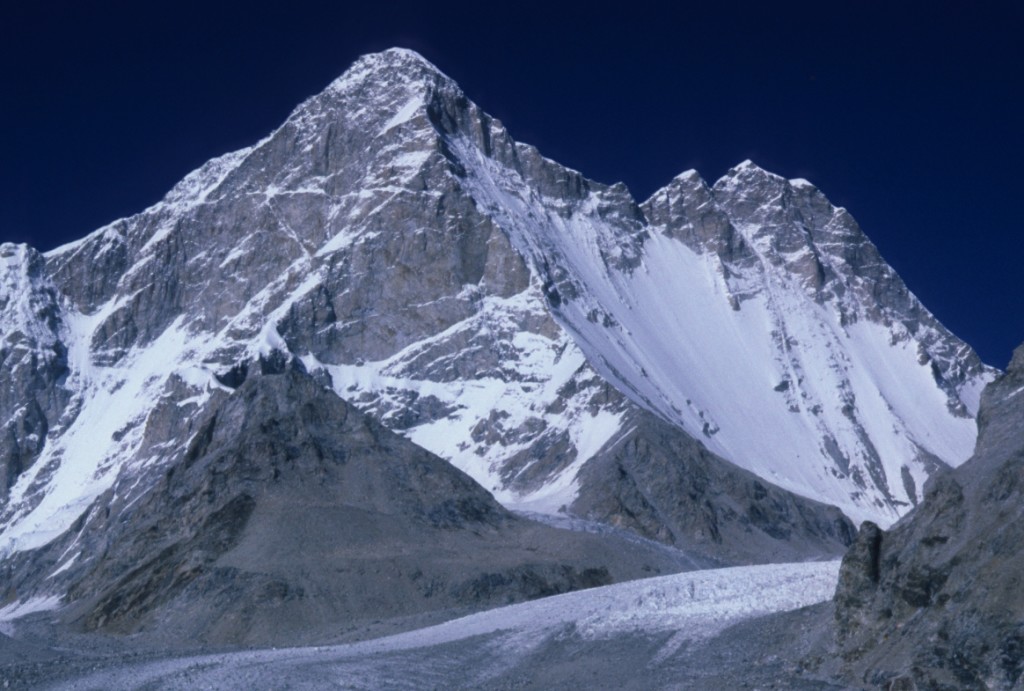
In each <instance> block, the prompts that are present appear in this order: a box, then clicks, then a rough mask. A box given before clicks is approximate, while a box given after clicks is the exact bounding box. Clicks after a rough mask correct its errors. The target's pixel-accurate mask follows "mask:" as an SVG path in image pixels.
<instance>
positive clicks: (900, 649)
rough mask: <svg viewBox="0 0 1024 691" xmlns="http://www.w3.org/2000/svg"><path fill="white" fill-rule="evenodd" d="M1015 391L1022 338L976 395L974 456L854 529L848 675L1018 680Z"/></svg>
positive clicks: (882, 679)
mask: <svg viewBox="0 0 1024 691" xmlns="http://www.w3.org/2000/svg"><path fill="white" fill-rule="evenodd" d="M1022 392H1024V348H1018V349H1017V351H1016V353H1015V354H1014V359H1013V362H1011V364H1010V368H1009V370H1008V371H1007V373H1006V374H1005V375H1004V376H1003V377H1001V378H1000V379H998V380H996V381H995V382H994V383H992V384H991V385H989V387H988V388H987V389H986V390H985V392H984V394H983V396H982V403H981V411H980V413H979V415H978V420H979V438H978V448H977V453H976V455H975V456H974V457H973V458H972V459H971V460H970V461H968V462H967V463H965V464H964V465H963V466H961V467H960V468H957V469H956V470H954V471H951V472H948V473H945V474H942V475H940V476H937V477H935V478H933V479H932V480H931V481H930V482H929V484H928V485H927V486H926V489H925V500H924V502H923V503H922V504H921V505H920V506H919V507H918V508H917V510H916V511H915V512H914V513H912V514H911V515H910V516H908V517H907V518H906V519H905V520H904V521H901V522H900V523H899V524H898V525H896V526H895V527H894V528H893V529H892V530H890V531H886V532H884V533H881V532H880V531H878V529H877V528H875V527H874V526H870V525H868V526H865V527H863V528H862V529H861V533H860V535H859V536H858V538H857V541H856V543H855V544H854V547H853V548H852V549H851V550H850V552H848V553H847V555H846V557H845V558H844V560H843V566H842V571H841V575H840V582H839V587H838V589H837V591H836V596H835V602H836V621H837V630H838V635H839V641H840V644H841V650H842V653H843V656H844V659H845V661H846V663H847V669H848V671H849V673H850V676H851V679H854V680H856V681H858V682H863V683H867V684H871V685H884V684H896V685H900V684H902V686H899V688H913V687H914V686H913V684H916V686H917V688H942V689H961V688H991V689H1010V688H1019V685H1020V683H1021V681H1022V678H1024V677H1022V672H1024V588H1022V581H1021V578H1022V576H1021V564H1022V563H1024V552H1022V545H1024V514H1022V507H1024V431H1022V429H1024V428H1022V427H1021V420H1022V419H1024V395H1021V394H1022ZM896 687H897V686H893V688H896Z"/></svg>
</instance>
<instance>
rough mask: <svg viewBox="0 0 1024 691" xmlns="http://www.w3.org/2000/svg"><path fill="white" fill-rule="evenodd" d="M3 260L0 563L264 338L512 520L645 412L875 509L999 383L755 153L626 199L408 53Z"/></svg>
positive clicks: (60, 523)
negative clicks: (247, 144)
mask: <svg viewBox="0 0 1024 691" xmlns="http://www.w3.org/2000/svg"><path fill="white" fill-rule="evenodd" d="M0 255H2V261H3V264H2V265H0V270H2V271H3V279H2V283H0V308H2V313H0V318H2V320H3V321H2V327H3V338H4V343H3V352H2V357H3V361H4V363H5V364H4V369H3V371H2V372H0V391H2V392H3V393H2V394H0V396H2V397H0V422H2V424H3V425H4V427H3V430H4V436H3V441H2V444H4V446H2V447H0V450H2V451H3V453H4V457H3V459H2V460H0V462H2V463H4V464H5V465H4V466H3V467H4V468H5V469H6V474H7V486H5V487H4V488H3V489H4V490H6V492H7V494H6V498H5V499H0V554H4V553H7V554H10V553H11V552H22V551H25V550H30V549H33V548H37V547H40V546H42V545H45V544H47V543H48V542H49V541H51V540H53V539H54V538H56V537H57V536H59V535H61V534H63V533H65V532H66V531H68V530H69V529H72V528H75V529H77V527H76V526H80V525H81V523H82V521H81V520H80V519H81V518H82V517H83V515H84V516H85V519H84V520H85V521H86V522H87V521H88V520H90V516H94V515H96V514H97V512H101V511H102V510H103V507H102V506H101V505H100V504H101V503H102V502H101V503H96V500H97V498H99V497H101V496H102V497H104V498H105V499H104V502H107V503H109V502H110V501H113V500H114V499H117V500H118V501H120V502H128V503H129V504H130V501H131V498H132V497H135V496H140V495H141V494H142V493H144V492H145V491H147V489H148V488H149V487H151V486H152V485H153V483H154V482H155V481H156V480H155V478H157V477H158V476H159V475H160V473H161V472H162V470H161V469H162V468H163V467H164V466H166V464H168V463H170V462H172V461H173V460H174V459H177V458H180V456H181V454H182V452H183V449H184V448H185V447H187V445H188V442H189V440H190V439H191V438H192V437H193V436H194V434H195V433H196V432H197V431H198V430H197V425H198V422H199V420H200V419H201V418H202V416H203V415H204V414H205V413H206V412H207V411H208V408H209V406H210V405H212V404H211V401H216V400H220V399H221V398H222V397H223V395H226V394H229V393H230V392H231V391H232V390H233V389H234V388H235V387H236V386H238V384H239V383H240V382H241V381H242V380H243V379H244V378H245V372H244V370H245V367H246V363H248V362H252V361H253V360H254V359H255V358H257V357H258V356H259V355H261V354H262V355H265V356H267V355H270V354H271V353H274V352H278V353H287V354H290V355H291V356H293V357H295V358H297V359H298V360H300V361H301V362H302V364H303V365H304V366H305V369H306V370H308V371H309V372H311V373H313V374H314V376H317V377H318V378H319V379H320V381H321V382H323V383H324V384H326V385H329V386H331V387H333V389H334V390H335V391H336V392H337V393H338V395H339V396H341V397H342V398H344V399H346V400H348V401H350V402H352V403H353V404H354V405H356V406H357V407H359V408H360V409H361V410H363V411H366V412H368V413H370V414H371V415H373V416H375V417H376V418H378V419H379V420H380V421H381V422H383V423H384V424H385V425H386V426H387V427H389V428H391V429H392V430H395V431H398V432H400V433H401V434H403V435H405V436H406V437H407V438H408V439H410V440H411V441H413V442H414V443H416V444H417V445H420V446H422V447H424V448H426V449H427V450H429V451H432V452H434V453H436V454H438V455H440V456H441V457H443V458H445V459H447V460H448V461H450V462H451V463H452V464H454V465H455V466H456V467H457V468H459V469H461V470H463V471H465V472H466V473H468V474H469V475H470V476H471V477H473V478H474V479H475V480H477V481H478V482H479V483H480V484H482V485H483V486H484V487H486V488H487V489H488V490H490V491H491V492H492V493H493V494H494V495H495V497H496V498H498V499H499V500H500V501H501V502H502V503H503V504H505V505H506V506H511V507H518V508H524V509H531V510H534V511H540V512H548V513H557V512H559V511H561V510H566V511H568V512H570V513H571V512H572V511H573V506H574V503H575V502H581V500H585V499H587V498H588V497H590V493H591V492H592V488H590V487H588V486H587V485H586V483H585V482H583V481H582V480H581V478H583V477H585V475H584V474H580V472H579V471H580V470H581V468H583V467H584V466H585V465H586V464H587V463H588V461H590V460H591V459H593V458H596V457H598V456H599V455H600V454H601V453H604V454H606V455H607V454H608V453H609V452H610V451H613V450H616V448H617V447H616V445H621V444H625V443H628V442H629V441H630V440H631V439H634V438H635V435H636V434H637V431H636V430H637V429H638V427H643V428H644V429H649V426H643V425H638V423H637V420H640V419H642V418H644V416H653V417H654V418H656V419H658V421H659V424H663V425H667V426H668V427H669V428H671V429H672V430H675V432H673V433H675V434H684V433H685V434H688V435H691V436H693V437H695V438H697V439H699V440H700V441H701V442H703V444H704V445H705V446H706V447H707V449H708V450H710V452H712V454H711V455H714V454H717V455H718V456H720V457H722V458H724V459H726V460H727V461H730V462H731V463H733V464H736V465H738V466H740V467H742V468H746V469H748V470H750V471H752V472H753V473H755V474H756V475H758V476H760V477H761V478H763V479H764V480H767V481H768V482H770V483H773V484H775V485H778V486H779V487H781V488H783V489H785V490H789V491H790V492H793V493H795V494H797V495H801V496H802V497H807V498H811V499H814V500H818V501H824V502H828V503H832V504H835V505H837V506H839V507H840V508H841V509H842V510H843V511H844V512H846V513H847V515H849V516H850V517H852V518H854V519H858V520H859V519H863V518H872V519H874V520H876V521H878V522H880V523H883V524H887V523H890V522H892V521H893V520H894V519H895V518H897V517H898V516H899V515H900V514H901V513H903V512H905V511H906V510H907V509H908V508H909V507H911V506H912V505H913V504H914V503H915V502H916V501H917V500H918V498H919V497H920V495H921V491H922V486H923V483H924V480H925V478H926V477H927V476H928V475H929V473H930V472H931V471H932V470H933V469H935V468H936V467H938V466H941V465H943V464H952V465H956V464H958V463H960V462H961V461H963V460H964V459H966V457H967V456H968V455H969V454H970V451H971V448H972V446H973V444H974V439H975V426H974V420H973V415H974V414H975V413H976V410H977V402H978V396H979V393H980V390H981V388H982V387H983V385H984V383H985V382H986V381H988V380H989V379H991V378H992V376H993V372H992V371H991V370H989V369H988V368H986V367H985V366H984V365H982V363H981V362H980V361H979V360H978V358H977V356H976V355H975V354H974V353H973V351H972V350H971V349H970V348H969V347H968V346H967V345H965V344H964V343H963V342H961V341H960V340H958V339H957V338H956V337H955V336H953V335H952V334H950V333H949V332H948V331H947V330H946V329H945V328H943V327H942V326H941V325H940V324H939V323H938V322H937V321H936V320H935V319H934V318H933V317H932V316H931V315H930V314H929V313H928V312H927V310H925V309H924V307H922V306H921V305H920V303H919V302H918V301H917V300H916V299H915V298H914V297H913V296H912V295H911V294H910V293H909V292H908V290H907V289H906V287H905V286H904V285H903V283H902V282H901V281H900V279H899V278H898V277H897V276H896V275H895V273H894V272H893V271H892V269H891V268H889V267H888V266H887V265H886V264H885V263H884V262H883V261H882V259H881V258H880V257H879V255H878V253H877V251H876V250H875V248H874V246H873V245H872V244H871V243H870V241H868V240H867V238H866V237H865V236H864V234H863V233H862V232H861V231H860V229H859V228H858V227H857V225H856V223H855V222H854V221H853V220H852V218H851V217H850V216H849V214H847V213H846V211H845V210H843V209H838V208H835V207H833V206H832V205H831V204H829V202H828V201H827V200H826V199H825V197H824V196H823V195H822V194H821V193H820V192H818V191H817V190H816V189H815V188H813V186H811V185H810V184H809V183H807V182H804V181H787V180H784V179H782V178H779V177H777V176H774V175H772V174H770V173H767V172H765V171H763V170H761V169H759V168H757V167H756V166H755V165H753V164H751V163H749V162H747V163H744V164H741V165H740V166H738V167H737V168H735V169H733V170H732V171H730V172H729V174H728V175H726V177H724V178H723V179H722V180H719V181H718V182H717V183H715V184H714V185H711V186H708V185H707V184H706V183H705V182H703V181H702V180H701V179H700V177H699V176H698V175H697V174H696V173H693V172H689V173H684V174H683V175H681V176H679V177H678V178H676V179H675V180H673V181H672V182H671V183H670V184H669V185H668V186H667V187H666V188H665V189H663V190H661V191H659V192H657V193H655V194H654V195H653V196H652V197H651V199H650V200H648V201H646V202H644V203H643V204H639V203H637V202H636V201H635V200H634V199H633V198H632V197H631V196H630V194H629V192H628V190H627V189H626V188H625V187H624V186H623V185H621V184H618V185H612V186H606V185H602V184H598V183H595V182H592V181H589V180H587V179H586V178H584V177H583V176H582V175H581V174H579V173H577V172H576V171H572V170H569V169H567V168H565V167H563V166H561V165H559V164H557V163H555V162H553V161H550V160H548V159H545V158H544V157H543V156H541V155H540V154H539V153H538V152H537V151H536V150H535V149H534V148H532V147H530V146H527V145H524V144H520V143H517V142H515V141H514V140H513V139H512V138H511V137H510V136H509V134H508V133H507V132H506V130H505V129H504V128H503V127H502V125H501V123H500V122H498V121H497V120H494V119H493V118H491V117H489V116H488V115H487V114H486V113H484V112H483V111H481V110H480V109H479V108H478V107H477V106H476V105H475V104H473V103H472V102H470V101H469V100H468V99H467V97H466V96H465V95H464V94H463V93H462V91H461V90H460V89H459V88H458V86H457V85H456V84H455V83H454V82H452V81H451V80H450V79H449V78H447V77H446V76H444V75H443V74H441V73H440V72H439V71H438V70H437V69H436V68H434V67H433V66H432V65H430V64H429V63H428V62H426V61H425V60H424V59H423V58H421V57H420V56H418V55H416V54H415V53H412V52H409V51H405V50H390V51H387V52H384V53H381V54H375V55H369V56H365V57H364V58H361V59H360V60H359V61H357V62H356V63H355V65H353V66H352V68H351V69H350V70H349V71H348V72H346V73H345V74H344V75H343V76H342V77H340V78H339V79H338V80H336V81H335V82H333V83H332V84H331V85H330V86H329V87H328V88H327V89H326V90H325V91H324V92H323V93H321V94H319V95H317V96H314V97H312V98H310V99H309V100H307V101H306V102H305V103H303V104H301V105H300V106H299V107H298V108H297V109H296V110H295V111H294V112H293V113H292V115H291V116H290V117H289V118H288V119H287V120H286V122H285V123H284V124H283V125H282V126H281V127H280V128H278V129H277V130H275V131H274V132H273V133H272V134H271V135H270V136H268V137H267V138H266V139H264V140H262V141H261V142H259V143H257V144H256V145H255V146H253V147H251V148H249V149H244V150H241V151H237V152H234V153H231V154H227V155H225V156H222V157H220V158H217V159H214V160H212V161H210V162H209V163H207V164H206V165H204V166H203V167H201V168H200V169H199V170H197V171H195V172H193V173H192V174H190V175H189V176H187V177H186V178H185V179H184V180H183V181H182V182H181V183H180V184H178V185H177V186H176V187H175V188H174V189H173V190H171V192H170V193H169V194H168V195H167V196H166V197H165V198H164V200H163V201H161V202H159V203H158V204H156V205H154V206H152V207H150V208H149V209H146V210H145V211H143V212H142V213H140V214H138V215H135V216H132V217H129V218H126V219H122V220H119V221H117V222H115V223H112V224H111V225H109V226H107V227H104V228H101V229H99V230H97V231H96V232H94V233H92V234H91V235H89V236H88V237H86V238H84V239H82V240H80V241H78V242H75V243H72V244H70V245H66V246H64V247H60V248H58V249H56V250H53V251H52V252H49V253H47V254H46V255H45V257H43V256H40V255H39V254H38V253H35V252H34V251H33V250H31V249H28V248H24V247H14V246H10V245H4V246H3V250H2V252H0ZM8 363H10V364H8ZM620 448H621V447H620ZM630 448H632V447H630ZM702 453H703V452H702ZM666 462H674V461H672V460H671V459H669V460H667V461H666ZM715 462H716V463H717V462H718V461H717V460H716V461H715ZM729 472H732V471H731V470H730V471H729ZM744 477H746V476H744ZM737 482H740V481H739V480H737ZM742 482H747V483H748V484H749V483H752V482H754V481H753V480H749V481H748V480H743V481H742ZM763 489H764V488H763V487H762V490H763ZM640 491H641V493H642V489H641V490H640ZM744 491H746V490H744ZM758 491H760V490H758ZM772 491H773V492H774V491H775V490H774V488H773V489H772ZM751 492H753V490H751ZM754 493H756V492H754ZM772 496H773V497H775V496H778V497H780V498H779V502H783V499H781V497H782V495H781V494H779V495H772ZM773 501H774V500H773ZM785 501H790V500H789V499H786V500H785ZM586 503H587V502H586V501H582V503H581V504H580V506H583V505H584V504H586ZM648 504H650V502H648ZM648 509H649V510H650V511H651V512H653V513H657V512H658V511H661V510H662V509H661V507H659V506H653V508H652V507H651V506H649V507H648ZM815 511H816V509H815ZM734 513H735V512H734ZM822 515H823V514H822ZM604 518H605V519H607V520H612V521H615V520H617V519H616V518H615V517H614V516H611V515H610V514H609V515H605V516H604ZM815 520H818V519H815ZM822 520H825V519H822ZM76 521H77V523H76ZM829 530H831V528H829ZM652 532H653V533H654V534H657V530H653V531H652ZM76 554H77V553H76V552H75V550H74V549H72V548H70V547H69V551H68V553H67V555H66V558H67V562H66V563H70V561H71V560H73V559H75V558H76Z"/></svg>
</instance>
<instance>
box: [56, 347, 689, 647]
mask: <svg viewBox="0 0 1024 691" xmlns="http://www.w3.org/2000/svg"><path fill="white" fill-rule="evenodd" d="M281 362H283V359H282V360H281ZM249 369H250V372H249V375H248V379H246V380H245V382H244V383H242V384H241V385H240V386H239V388H238V389H237V391H236V392H235V393H234V394H232V395H231V396H229V397H227V398H226V399H225V400H224V401H223V403H222V404H220V405H219V406H217V407H216V408H215V409H214V410H213V411H212V412H211V413H210V414H209V416H208V417H207V418H206V419H205V421H204V422H203V423H202V424H201V426H200V429H199V431H198V433H197V434H196V435H195V438H194V439H193V441H192V444H191V446H190V447H189V448H188V450H187V451H186V452H185V453H184V454H183V456H182V457H181V458H180V460H179V461H178V462H177V463H175V464H173V465H171V466H170V467H169V468H167V470H166V473H165V475H164V477H163V478H162V479H161V480H160V481H159V482H158V483H157V485H156V486H155V487H154V488H153V490H152V491H150V492H149V493H148V494H146V495H145V496H143V497H141V498H140V499H139V500H138V501H136V502H135V503H134V504H133V505H132V506H130V507H124V508H123V511H122V512H121V514H120V516H119V517H118V518H117V520H111V521H107V522H105V523H104V524H97V525H95V526H93V527H92V528H90V529H88V530H86V531H84V532H83V533H82V535H80V539H82V540H83V541H85V542H86V543H90V542H94V543H95V544H94V548H96V549H100V550H102V552H103V554H104V558H103V559H102V560H100V561H98V562H97V563H95V564H93V565H90V566H89V567H88V568H84V569H75V568H72V569H71V572H72V575H71V576H70V580H71V581H72V585H71V587H70V589H69V599H70V600H71V603H72V604H71V608H70V613H69V614H68V616H69V617H71V618H75V619H77V621H78V623H79V624H80V625H81V626H84V627H85V628H86V629H88V630H94V629H95V630H103V631H111V632H121V633H128V632H138V631H147V632H150V633H153V634H158V635H161V636H165V637H167V638H170V639H177V640H194V641H197V642H198V641H202V642H207V643H215V644H224V643H231V644H241V643H245V644H257V643H258V644H267V645H269V644H283V643H289V642H290V643H295V642H297V641H312V640H317V639H318V638H323V637H325V636H331V635H337V634H338V633H339V632H341V631H344V630H346V629H350V628H352V627H354V626H356V625H359V624H366V623H368V622H370V621H372V620H380V619H388V618H393V617H399V616H406V615H411V614H417V613H421V612H427V611H435V610H443V609H453V608H457V607H461V608H464V609H467V610H469V609H477V608H481V607H484V606H487V605H498V604H505V603H509V602H515V601H519V600H523V599H530V598H535V597H540V596H543V595H550V594H555V593H561V592H566V591H569V590H575V589H579V588H585V587H590V586H595V585H604V584H607V583H610V582H612V581H613V580H622V579H625V578H635V577H639V576H641V575H644V574H646V573H656V572H659V571H665V570H677V569H678V568H679V565H678V564H676V563H673V562H672V560H671V559H670V558H669V557H667V556H665V554H664V553H662V552H659V551H657V550H653V549H651V548H644V547H643V546H641V545H639V544H638V543H637V544H630V543H622V542H621V541H615V540H611V541H608V542H605V541H603V540H602V539H600V538H598V537H597V536H595V535H588V534H583V533H570V532H567V531H562V530H556V529H553V528H549V527H545V526H541V525H538V524H534V523H532V522H530V521H525V520H523V519H520V518H517V517H515V516H514V515H512V514H510V513H509V512H508V511H506V510H505V509H503V508H502V507H501V506H500V505H499V504H498V503H497V502H495V501H494V499H493V498H492V497H491V496H490V495H489V494H488V493H487V492H486V491H484V490H483V489H482V488H481V487H480V486H479V485H477V484H476V483H475V482H473V480H471V479H470V478H469V477H467V476H466V475H465V474H463V473H461V472H460V471H458V470H456V469H455V468H453V467H452V466H451V465H450V464H449V463H447V462H446V461H444V460H442V459H440V458H438V457H436V456H434V455H433V454H431V453H429V452H428V451H425V450H423V449H421V448H420V447H418V446H416V445H415V444H412V443H411V442H409V441H407V440H405V439H403V438H401V437H399V436H398V435H396V434H395V433H393V432H391V431H389V430H387V429H386V428H384V427H383V426H381V425H380V424H379V423H377V422H376V421H375V420H373V419H372V418H369V417H367V416H366V415H365V414H363V413H360V412H359V411H358V410H356V409H355V408H353V407H352V406H350V405H347V404H346V403H344V402H343V401H342V400H341V399H339V398H338V397H337V396H336V395H335V394H334V393H332V392H330V391H328V390H326V389H324V388H323V387H322V386H320V385H319V384H317V383H316V382H315V381H314V380H313V379H312V377H310V376H309V375H307V374H305V373H304V372H302V371H300V370H296V369H295V367H294V365H292V366H286V367H280V366H274V363H273V362H270V363H268V362H267V361H264V362H263V363H262V368H261V369H262V370H263V371H266V372H270V373H267V374H260V373H259V372H256V371H253V370H255V369H256V368H254V367H253V368H249ZM300 369H301V367H300Z"/></svg>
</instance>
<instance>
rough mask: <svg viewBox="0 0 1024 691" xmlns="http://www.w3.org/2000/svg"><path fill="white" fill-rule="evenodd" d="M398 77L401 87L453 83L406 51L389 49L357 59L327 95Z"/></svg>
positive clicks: (415, 53)
mask: <svg viewBox="0 0 1024 691" xmlns="http://www.w3.org/2000/svg"><path fill="white" fill-rule="evenodd" d="M395 75H400V79H401V81H402V82H404V83H407V84H408V83H411V82H420V81H428V82H429V81H435V80H441V81H444V82H446V83H450V84H454V81H453V80H452V79H451V78H450V77H448V76H447V75H446V74H444V73H443V72H442V71H441V70H440V69H438V68H437V66H436V65H434V64H433V63H432V62H430V61H429V60H427V59H426V58H424V57H423V56H422V55H420V54H419V53H417V52H416V51H414V50H409V49H408V48H389V49H387V50H385V51H382V52H380V53H367V54H366V55H363V56H361V57H360V58H358V59H357V60H356V61H355V62H354V63H352V66H351V67H349V68H348V69H347V70H345V73H344V74H342V75H341V76H340V77H338V78H337V79H336V80H334V82H332V83H331V85H330V86H329V87H328V91H336V92H337V91H344V90H346V89H347V88H348V87H350V86H353V85H355V84H360V83H363V82H365V81H367V80H375V81H384V82H390V81H391V80H392V78H393V77H394V76H395Z"/></svg>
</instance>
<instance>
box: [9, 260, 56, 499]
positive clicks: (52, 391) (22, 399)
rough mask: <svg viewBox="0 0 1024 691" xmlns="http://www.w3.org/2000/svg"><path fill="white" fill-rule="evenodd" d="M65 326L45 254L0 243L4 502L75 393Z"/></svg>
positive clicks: (36, 456) (38, 452) (35, 456)
mask: <svg viewBox="0 0 1024 691" xmlns="http://www.w3.org/2000/svg"><path fill="white" fill-rule="evenodd" d="M64 330H65V325H64V323H63V319H62V313H61V309H60V304H59V301H58V297H57V291H56V290H55V289H54V287H53V284H52V283H51V281H50V280H49V278H48V277H47V274H46V267H45V262H44V260H43V257H42V255H40V254H39V253H38V252H36V251H35V250H33V249H31V248H29V247H26V246H24V245H11V244H3V245H0V425H2V427H0V506H2V505H3V503H4V500H5V499H6V498H7V492H8V490H9V489H10V487H11V485H13V484H14V482H15V480H17V478H18V477H19V476H21V474H22V473H24V472H25V471H26V470H28V468H29V467H30V466H31V465H32V464H33V462H34V461H35V460H36V458H38V456H39V454H40V452H41V451H42V449H43V446H44V445H45V443H46V438H47V436H48V435H49V434H50V431H51V429H52V428H54V427H57V426H58V424H59V423H60V421H61V415H62V414H63V413H64V410H65V408H66V407H67V405H68V402H69V400H70V398H71V392H70V391H69V390H68V388H67V387H66V386H65V380H66V378H67V376H68V374H69V368H68V352H67V347H66V346H65V344H64V340H63V339H64V333H63V332H64Z"/></svg>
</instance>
